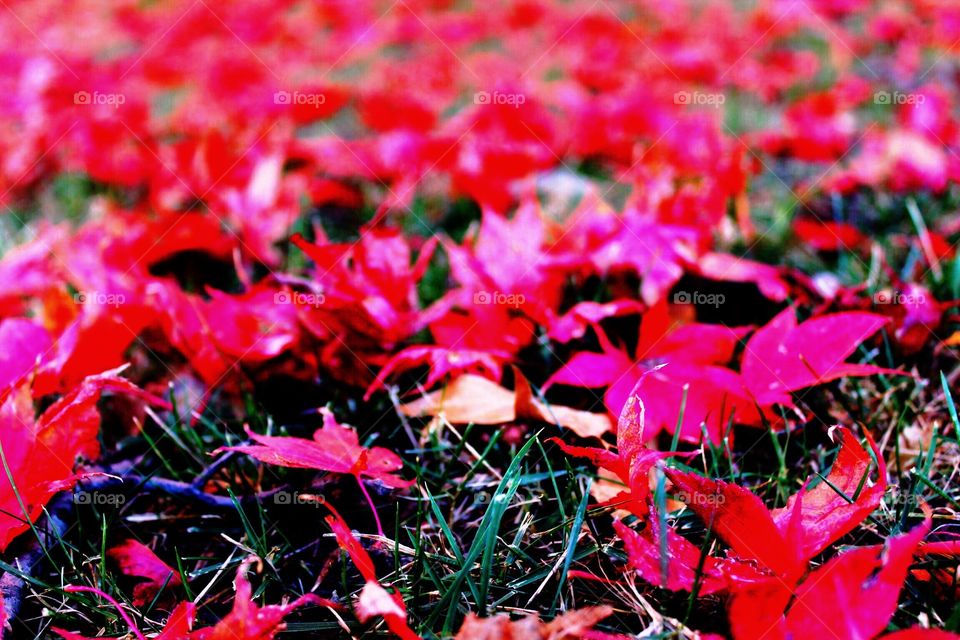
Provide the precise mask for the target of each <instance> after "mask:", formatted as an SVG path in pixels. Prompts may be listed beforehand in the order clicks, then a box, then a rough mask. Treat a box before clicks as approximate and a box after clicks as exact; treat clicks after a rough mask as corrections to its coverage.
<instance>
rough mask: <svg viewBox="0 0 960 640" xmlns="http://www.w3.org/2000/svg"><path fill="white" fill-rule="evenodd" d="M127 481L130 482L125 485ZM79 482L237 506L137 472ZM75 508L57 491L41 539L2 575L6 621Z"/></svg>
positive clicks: (93, 487) (91, 488) (95, 487)
mask: <svg viewBox="0 0 960 640" xmlns="http://www.w3.org/2000/svg"><path fill="white" fill-rule="evenodd" d="M125 481H126V483H127V484H126V485H125V486H124V482H125ZM78 485H80V486H82V487H83V489H84V490H85V491H99V490H103V489H110V488H116V487H121V488H128V489H130V490H133V489H136V488H140V489H143V490H144V491H149V492H153V493H163V494H166V495H170V496H173V497H177V498H181V499H184V500H188V501H190V502H194V503H196V504H200V505H203V506H205V507H211V508H216V509H234V508H236V504H235V503H234V501H233V500H232V499H231V498H228V497H223V496H215V495H211V494H209V493H204V492H203V491H200V490H199V489H197V488H195V487H193V486H192V485H190V484H187V483H185V482H177V481H175V480H167V479H165V478H145V477H142V476H135V475H123V476H93V477H89V478H84V479H81V480H80V481H79V482H78ZM284 489H285V487H280V488H278V489H273V490H271V491H267V492H263V493H259V494H255V495H252V496H245V497H243V498H240V501H241V502H244V501H253V500H258V501H259V500H261V499H263V498H266V497H269V496H271V495H273V494H274V493H276V492H278V491H283V490H284ZM73 509H74V500H73V495H72V494H71V493H70V492H63V493H59V494H57V495H56V496H55V497H54V498H53V499H52V500H51V501H50V504H49V505H48V508H47V509H46V515H45V516H44V518H43V520H44V521H45V524H44V525H41V526H37V531H38V533H39V534H40V537H41V539H34V540H31V542H30V544H29V545H28V548H27V549H26V550H25V551H24V552H23V553H21V554H20V555H19V556H17V557H16V558H15V559H14V560H13V563H12V565H13V566H14V567H15V568H16V569H17V570H18V571H19V574H17V573H14V572H12V571H6V572H4V573H3V575H2V576H0V595H2V596H3V608H4V611H5V612H6V616H7V620H10V621H13V620H15V619H16V618H17V615H18V614H19V613H20V607H21V605H22V603H23V592H24V589H25V588H26V586H27V582H29V580H30V578H31V573H32V571H33V568H34V566H35V565H36V564H37V563H38V562H39V561H40V560H41V559H42V558H43V556H44V554H45V549H46V546H47V543H48V541H56V540H59V539H60V538H61V537H62V536H63V535H64V533H65V532H66V531H67V529H68V528H69V527H68V525H67V519H68V518H69V516H70V515H71V514H72V512H73Z"/></svg>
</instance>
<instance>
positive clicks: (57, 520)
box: [0, 493, 73, 622]
mask: <svg viewBox="0 0 960 640" xmlns="http://www.w3.org/2000/svg"><path fill="white" fill-rule="evenodd" d="M72 510H73V501H72V500H71V499H70V494H68V493H61V494H59V495H57V496H56V497H54V499H53V500H51V501H50V504H49V505H48V508H47V509H46V515H45V516H44V518H43V520H44V521H45V523H42V524H39V525H38V526H37V532H38V533H39V534H40V536H41V538H42V539H32V540H31V541H30V543H29V545H28V546H27V549H26V550H25V551H24V552H23V553H21V554H20V555H18V556H17V557H16V558H14V560H13V563H12V565H13V566H14V567H15V568H16V569H17V570H18V571H19V572H20V575H18V574H16V573H14V572H12V571H6V572H4V574H3V575H2V576H0V594H2V595H3V609H4V611H5V613H6V616H7V620H9V621H10V622H12V621H13V620H15V619H16V618H17V615H18V614H19V613H20V606H21V604H22V603H23V591H24V589H26V587H27V582H28V580H29V579H30V577H31V572H32V571H33V567H34V566H35V565H36V564H37V563H38V562H40V560H41V559H42V558H43V556H44V553H45V548H46V544H47V540H50V539H53V540H59V539H60V537H61V536H62V535H63V534H64V533H65V532H66V530H67V528H68V527H67V523H66V520H65V518H66V517H67V516H69V515H70V512H71V511H72Z"/></svg>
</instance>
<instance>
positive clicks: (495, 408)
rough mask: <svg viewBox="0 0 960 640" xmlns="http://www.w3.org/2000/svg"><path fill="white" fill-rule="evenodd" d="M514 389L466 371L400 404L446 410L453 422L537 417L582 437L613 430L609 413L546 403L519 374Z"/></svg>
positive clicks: (415, 409) (419, 410) (408, 410)
mask: <svg viewBox="0 0 960 640" xmlns="http://www.w3.org/2000/svg"><path fill="white" fill-rule="evenodd" d="M515 377H516V380H517V389H516V391H511V390H509V389H506V388H504V387H501V386H500V385H499V384H497V383H496V382H493V381H492V380H488V379H487V378H484V377H482V376H477V375H473V374H469V373H467V374H464V375H462V376H460V377H459V378H457V379H455V380H453V381H452V382H451V383H450V384H448V385H447V386H446V388H445V389H440V390H438V391H434V392H432V393H428V394H426V395H424V396H423V397H421V398H418V399H417V400H414V401H413V402H409V403H407V404H405V405H402V406H401V407H400V410H401V411H402V412H403V413H404V415H407V416H436V415H438V414H441V413H442V414H443V415H444V417H445V418H446V419H447V420H449V421H450V422H451V423H453V424H467V423H474V424H488V425H493V424H507V423H511V422H515V421H517V420H535V421H537V422H549V423H551V424H559V425H560V426H563V427H566V428H568V429H570V430H571V431H573V432H574V433H576V434H577V435H578V436H580V437H582V438H591V437H600V436H602V435H603V434H605V433H607V432H609V431H610V430H611V426H612V422H611V421H610V418H609V416H607V415H604V414H599V413H590V412H589V411H580V410H577V409H572V408H570V407H564V406H558V405H550V406H549V407H547V406H546V405H545V404H543V403H542V402H540V401H539V400H537V399H536V398H534V396H533V392H532V391H531V389H530V383H529V382H527V380H526V378H524V377H523V376H522V375H519V373H517V374H516V376H515Z"/></svg>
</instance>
